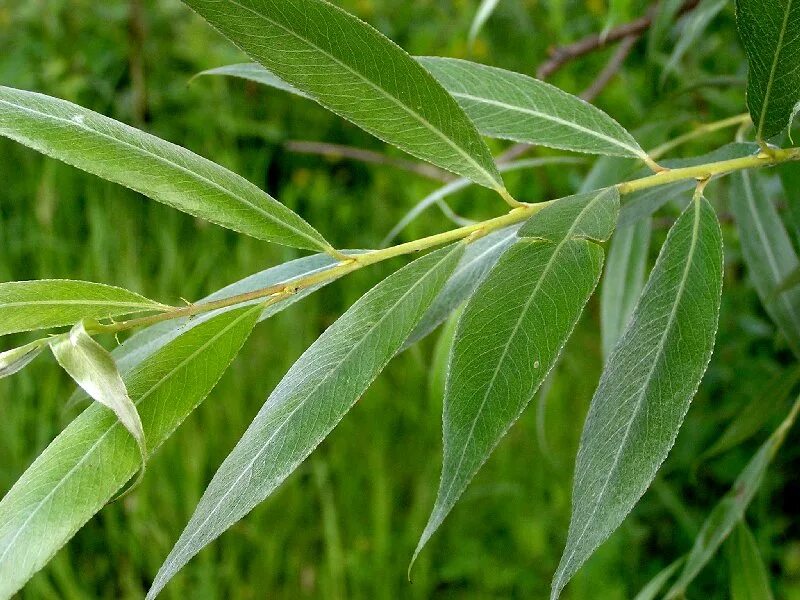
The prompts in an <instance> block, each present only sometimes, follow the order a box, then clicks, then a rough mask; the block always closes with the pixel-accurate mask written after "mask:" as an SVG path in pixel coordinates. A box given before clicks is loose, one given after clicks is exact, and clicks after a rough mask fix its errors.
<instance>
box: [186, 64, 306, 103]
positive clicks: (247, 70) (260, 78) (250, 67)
mask: <svg viewBox="0 0 800 600" xmlns="http://www.w3.org/2000/svg"><path fill="white" fill-rule="evenodd" d="M203 75H226V76H229V77H238V78H239V79H246V80H247V81H253V82H255V83H260V84H261V85H266V86H268V87H273V88H276V89H278V90H283V91H284V92H289V93H290V94H295V95H297V96H302V97H303V98H308V99H309V100H313V98H311V96H309V95H308V94H306V93H305V92H302V91H300V90H298V89H297V88H296V87H294V86H293V85H290V84H288V83H286V82H285V81H284V80H283V79H281V78H280V77H277V76H276V75H274V74H272V73H270V72H269V71H267V70H266V69H265V68H264V67H262V66H261V65H259V64H257V63H238V64H235V65H225V66H224V67H217V68H215V69H207V70H205V71H201V72H200V73H198V74H197V75H195V76H194V77H193V78H192V79H194V78H196V77H202V76H203Z"/></svg>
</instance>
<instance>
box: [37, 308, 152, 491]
mask: <svg viewBox="0 0 800 600" xmlns="http://www.w3.org/2000/svg"><path fill="white" fill-rule="evenodd" d="M50 349H51V350H52V351H53V355H54V356H55V357H56V360H57V361H58V364H60V365H61V366H62V367H63V369H64V370H65V371H66V372H67V373H68V374H69V376H70V377H72V378H73V379H74V380H75V383H77V384H78V385H79V386H80V387H81V388H82V389H83V391H85V392H86V393H87V394H89V396H90V397H91V398H93V399H94V400H96V401H97V402H99V403H100V404H102V405H104V406H106V407H108V408H110V409H111V410H112V411H113V412H114V414H115V415H117V418H118V419H119V422H120V423H122V425H123V427H125V429H127V430H128V431H129V432H130V434H131V435H132V436H133V439H134V440H136V445H137V446H138V447H139V454H140V455H141V459H142V465H141V466H142V468H141V470H140V471H139V479H137V481H136V483H137V484H138V482H139V480H141V478H142V477H143V476H144V471H145V467H146V465H147V444H146V441H145V437H144V428H143V427H142V420H141V419H140V418H139V412H138V411H137V410H136V405H135V404H134V403H133V400H131V399H130V397H129V396H128V390H127V388H126V387H125V382H124V381H122V376H121V375H120V374H119V371H118V370H117V365H116V364H115V363H114V359H113V358H112V357H111V354H110V353H109V352H108V350H106V349H105V348H103V347H102V346H101V345H100V344H98V343H97V342H96V341H94V340H93V339H92V338H91V336H89V334H88V333H86V329H85V328H84V326H83V322H80V323H78V324H77V325H75V327H73V328H72V330H71V331H70V332H69V333H68V334H64V335H59V336H56V337H54V338H53V339H52V340H51V341H50Z"/></svg>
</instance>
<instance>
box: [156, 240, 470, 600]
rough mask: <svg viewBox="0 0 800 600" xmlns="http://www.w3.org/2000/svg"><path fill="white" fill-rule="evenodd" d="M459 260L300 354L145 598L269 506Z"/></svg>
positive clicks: (419, 265)
mask: <svg viewBox="0 0 800 600" xmlns="http://www.w3.org/2000/svg"><path fill="white" fill-rule="evenodd" d="M463 251H464V245H463V244H460V243H459V244H454V245H452V246H450V247H447V248H443V249H441V250H438V251H436V252H433V253H431V254H428V255H426V256H424V257H422V258H420V259H417V260H416V261H414V262H413V263H411V264H409V265H407V266H405V267H403V268H402V269H400V270H399V271H397V272H396V273H394V274H393V275H391V276H389V277H388V278H386V279H384V280H383V281H382V282H380V283H379V284H378V285H376V286H375V287H374V288H372V289H371V290H370V291H369V292H367V293H366V294H365V295H364V296H363V297H362V298H361V299H360V300H359V301H358V302H356V303H355V304H354V305H353V306H352V307H350V309H349V310H348V311H347V312H346V313H345V314H344V315H342V316H341V317H340V318H339V319H338V320H337V321H336V322H335V323H334V324H333V325H331V326H330V327H329V328H328V329H327V330H326V331H325V333H323V334H322V335H321V336H320V337H319V338H318V339H317V341H316V342H314V343H313V344H312V345H311V346H310V347H309V348H308V350H306V351H305V352H304V353H303V355H302V356H301V357H300V358H299V359H298V360H297V361H296V362H295V364H294V365H293V366H292V368H291V369H289V372H288V373H286V375H285V376H284V378H283V380H282V381H281V382H280V383H279V384H278V386H277V387H276V388H275V390H274V391H273V392H272V394H271V395H270V397H269V398H268V399H267V401H266V402H265V403H264V406H263V407H262V408H261V411H260V412H259V413H258V415H257V416H256V418H255V419H254V420H253V422H252V424H251V425H250V427H249V428H248V429H247V431H246V432H245V434H244V435H243V436H242V438H241V439H240V440H239V443H238V444H237V445H236V447H235V448H234V449H233V451H232V452H231V453H230V455H228V457H227V458H226V459H225V462H223V464H222V466H221V467H220V468H219V470H218V471H217V473H216V474H215V475H214V478H213V480H212V481H211V483H210V484H209V486H208V488H207V489H206V491H205V493H204V494H203V498H202V499H201V500H200V503H199V504H198V506H197V508H196V509H195V513H194V515H193V516H192V519H191V521H190V522H189V524H188V525H187V526H186V529H184V531H183V533H182V534H181V537H180V539H179V540H178V542H177V543H176V544H175V547H174V548H173V549H172V551H171V552H170V554H169V556H168V557H167V559H166V561H165V562H164V564H163V565H162V566H161V569H160V570H159V572H158V575H157V576H156V580H155V582H154V583H153V587H152V588H151V589H150V592H149V593H148V595H147V597H148V598H154V597H155V596H157V595H158V593H159V592H160V591H161V590H162V589H163V587H164V586H165V585H166V584H167V582H169V580H170V579H171V578H172V577H173V576H174V575H175V573H177V572H178V571H179V570H180V569H181V567H183V565H185V564H186V563H187V562H188V561H189V560H190V559H191V558H192V557H193V556H194V555H195V554H197V553H198V552H199V551H200V550H201V549H202V548H203V547H205V546H206V545H207V544H209V543H210V542H212V541H213V540H214V539H216V538H217V537H218V536H219V535H221V534H222V533H223V532H224V531H225V530H226V529H228V528H229V527H230V526H231V525H233V524H234V523H236V522H237V521H238V520H239V519H241V518H242V517H244V516H245V515H246V514H247V513H248V512H250V511H251V510H252V509H253V508H254V507H255V506H256V505H257V504H259V503H260V502H262V501H263V500H264V499H265V498H266V497H267V496H269V495H270V494H271V493H272V492H273V491H274V490H275V489H276V488H277V487H278V486H279V485H280V484H281V483H282V482H283V480H284V479H286V477H288V476H289V474H291V473H292V471H294V470H295V469H296V468H297V467H298V466H299V465H300V463H302V462H303V460H305V459H306V457H308V455H309V454H311V452H312V451H313V450H314V448H316V447H317V445H319V443H320V442H322V440H323V439H324V438H325V437H326V436H327V435H328V434H329V433H330V432H331V431H332V430H333V428H334V427H335V426H336V424H337V423H338V422H339V421H340V420H341V419H342V417H344V415H345V414H346V413H347V411H348V410H350V408H351V407H352V406H353V404H355V402H356V401H357V400H358V398H359V397H360V396H361V395H362V394H363V393H364V392H365V391H366V389H367V388H368V387H369V385H370V383H372V381H373V380H374V379H375V377H377V376H378V374H379V373H380V372H381V371H382V370H383V368H384V367H385V366H386V364H387V363H388V362H389V360H390V359H391V358H392V357H393V356H394V355H395V353H396V352H397V351H398V350H399V349H400V347H401V346H402V344H403V342H404V341H405V340H406V338H407V337H408V334H409V333H410V332H411V330H412V329H413V328H414V326H415V325H416V324H417V322H418V321H419V319H420V318H421V317H422V315H423V313H424V312H425V310H426V309H427V307H428V306H429V305H430V303H431V302H432V301H433V299H434V297H435V296H436V294H437V293H438V292H439V290H441V288H442V286H443V285H444V283H445V282H446V281H447V278H448V277H449V276H450V274H451V273H452V272H453V269H455V267H456V265H457V264H458V261H459V259H460V257H461V255H462V254H463Z"/></svg>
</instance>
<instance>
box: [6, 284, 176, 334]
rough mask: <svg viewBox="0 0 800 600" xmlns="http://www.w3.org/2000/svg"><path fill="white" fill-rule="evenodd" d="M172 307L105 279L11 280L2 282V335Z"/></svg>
mask: <svg viewBox="0 0 800 600" xmlns="http://www.w3.org/2000/svg"><path fill="white" fill-rule="evenodd" d="M168 308H169V307H168V306H164V305H163V304H159V303H158V302H154V301H153V300H149V299H147V298H145V297H144V296H140V295H139V294H135V293H134V292H129V291H128V290H125V289H122V288H118V287H113V286H110V285H103V284H101V283H91V282H88V281H72V280H68V279H40V280H37V281H10V282H7V283H0V335H5V334H7V333H16V332H18V331H31V330H34V329H47V328H49V327H59V326H62V325H74V324H75V323H77V322H78V321H80V320H81V319H102V318H105V317H114V316H118V315H125V314H130V313H135V312H144V311H158V310H164V309H168Z"/></svg>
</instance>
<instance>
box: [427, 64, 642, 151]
mask: <svg viewBox="0 0 800 600" xmlns="http://www.w3.org/2000/svg"><path fill="white" fill-rule="evenodd" d="M417 60H418V61H419V62H420V63H422V65H423V66H424V67H425V68H426V69H428V70H429V71H430V72H431V73H433V76H434V77H436V78H437V79H438V80H439V81H440V82H441V84H442V85H443V86H444V87H445V89H447V91H449V92H450V93H451V94H452V95H453V96H454V97H455V99H456V100H458V102H459V104H461V106H462V107H463V108H464V110H465V111H466V112H467V114H468V115H469V116H470V117H471V118H472V120H473V121H474V122H475V124H476V125H477V127H478V129H479V130H480V132H481V133H483V134H484V135H487V136H490V137H497V138H503V139H509V140H515V141H518V142H525V143H528V144H541V145H543V146H550V147H552V148H560V149H562V150H573V151H575V152H588V153H591V154H606V155H614V156H632V157H636V158H640V159H642V160H645V161H647V160H649V158H648V156H647V153H646V152H645V151H644V150H642V149H641V147H640V146H639V144H638V143H637V142H636V140H635V139H634V138H633V136H632V135H631V134H630V133H628V132H627V131H626V130H625V129H624V128H623V127H622V126H621V125H620V124H619V123H617V122H616V121H615V120H614V119H612V118H611V117H609V116H608V115H607V114H606V113H604V112H603V111H601V110H600V109H599V108H596V107H594V106H592V105H591V104H589V103H588V102H585V101H583V100H581V99H580V98H578V97H576V96H572V95H571V94H568V93H567V92H564V91H562V90H560V89H558V88H557V87H555V86H552V85H550V84H549V83H544V82H543V81H539V80H537V79H533V78H532V77H528V76H527V75H522V74H520V73H514V72H512V71H506V70H503V69H498V68H496V67H488V66H486V65H481V64H478V63H473V62H469V61H466V60H458V59H454V58H438V57H429V56H426V57H420V58H418V59H417Z"/></svg>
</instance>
